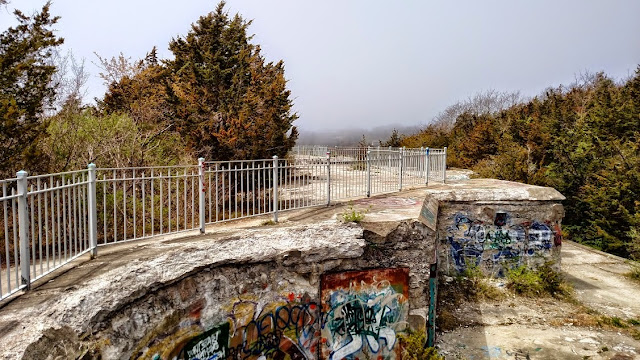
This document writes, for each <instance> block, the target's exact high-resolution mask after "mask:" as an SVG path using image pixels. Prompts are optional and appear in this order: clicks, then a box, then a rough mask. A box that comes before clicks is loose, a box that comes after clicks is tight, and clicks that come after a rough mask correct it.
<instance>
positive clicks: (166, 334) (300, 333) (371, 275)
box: [25, 221, 435, 359]
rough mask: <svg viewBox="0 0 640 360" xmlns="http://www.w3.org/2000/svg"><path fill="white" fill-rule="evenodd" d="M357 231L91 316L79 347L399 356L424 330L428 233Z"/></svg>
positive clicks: (106, 354)
mask: <svg viewBox="0 0 640 360" xmlns="http://www.w3.org/2000/svg"><path fill="white" fill-rule="evenodd" d="M336 226H341V225H336ZM366 227H367V225H366V224H365V228H366ZM359 229H360V235H358V236H357V237H359V238H360V239H357V238H352V240H351V242H352V244H351V245H350V248H349V249H348V250H345V252H344V253H340V252H339V251H336V250H338V249H322V248H318V249H315V251H309V250H307V251H298V250H296V249H291V250H289V251H287V252H286V253H284V254H281V255H279V256H277V257H269V256H260V253H259V252H258V253H257V254H256V255H257V256H256V258H255V259H252V260H249V261H248V262H246V261H245V262H243V263H232V264H226V265H224V266H208V267H204V268H202V269H201V270H198V271H196V272H194V273H192V274H187V275H186V276H184V277H183V278H181V279H179V280H178V281H175V282H173V283H168V284H154V285H153V286H150V287H149V288H148V292H146V293H145V294H138V296H137V297H136V298H135V299H134V300H132V301H129V302H126V303H122V304H120V305H119V306H118V307H117V308H116V309H112V310H110V311H103V312H101V313H99V314H97V315H96V316H94V317H93V318H91V319H90V320H89V323H88V324H87V331H88V332H89V333H91V335H90V336H88V337H86V338H85V339H84V340H78V341H80V342H83V343H84V344H85V345H86V346H85V347H87V348H90V347H94V348H95V351H94V356H98V354H99V356H101V357H102V358H103V359H125V358H140V359H195V358H197V359H218V358H220V359H222V358H224V359H240V358H242V359H261V358H273V359H286V358H290V359H320V358H322V359H342V358H344V357H351V358H361V359H364V358H378V359H395V358H399V351H400V346H399V338H398V335H399V334H400V333H402V332H404V331H405V330H406V329H407V327H408V326H410V325H412V326H413V327H414V328H424V326H425V322H426V314H427V306H428V305H427V304H428V298H427V296H428V278H429V266H428V263H429V260H430V261H431V262H433V261H434V254H435V252H434V245H435V244H434V243H433V242H431V243H429V242H428V241H425V239H427V238H433V235H434V234H433V232H432V231H430V230H429V229H427V228H426V227H425V226H424V225H423V224H421V223H420V222H417V221H410V222H407V221H405V222H393V223H388V224H381V223H376V224H371V225H370V226H369V229H361V228H359ZM294 232H295V231H294ZM363 238H364V239H363ZM313 240H314V239H310V238H309V239H307V241H313ZM231 241H238V240H237V239H236V240H231ZM343 241H344V239H343ZM354 244H356V245H357V244H360V245H358V246H356V247H355V248H354V246H353V245H354ZM354 249H355V251H358V252H359V254H358V255H359V256H354ZM357 249H359V250H357ZM123 295H124V294H123ZM53 336H55V335H53ZM50 337H51V335H50V336H49V338H50ZM48 344H49V343H48V342H47V340H46V339H44V338H43V339H41V340H40V341H38V342H36V343H34V344H31V345H30V348H29V349H27V352H26V353H25V356H27V355H29V356H31V355H32V354H39V353H40V352H42V351H44V350H45V349H43V347H46V346H48Z"/></svg>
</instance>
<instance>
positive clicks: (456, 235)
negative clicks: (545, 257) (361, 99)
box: [447, 212, 555, 274]
mask: <svg viewBox="0 0 640 360" xmlns="http://www.w3.org/2000/svg"><path fill="white" fill-rule="evenodd" d="M554 237H555V234H554V232H553V231H552V230H551V228H550V226H549V225H547V224H545V223H541V222H538V221H534V222H533V223H531V224H529V223H523V224H512V222H511V216H510V215H509V214H507V213H504V212H499V213H497V214H496V217H495V219H494V220H493V221H492V222H491V223H484V222H482V221H479V220H474V219H473V218H471V217H470V216H469V215H466V214H463V213H458V214H456V215H455V216H454V218H453V224H452V225H450V226H448V227H447V240H448V243H449V251H450V259H451V260H452V261H451V263H452V264H453V265H454V267H455V269H456V270H457V271H464V270H465V269H466V268H467V267H468V266H470V265H471V266H479V265H480V264H482V263H486V264H487V265H489V266H493V268H494V270H497V271H494V272H496V273H497V274H501V273H503V272H502V270H501V268H502V266H503V264H508V265H509V266H513V265H519V264H520V262H521V261H522V259H521V258H522V256H525V255H526V256H533V255H536V254H540V253H544V252H546V251H548V250H549V249H551V248H552V246H553V240H554Z"/></svg>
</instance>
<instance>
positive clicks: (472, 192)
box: [428, 179, 565, 202]
mask: <svg viewBox="0 0 640 360" xmlns="http://www.w3.org/2000/svg"><path fill="white" fill-rule="evenodd" d="M428 194H430V195H431V196H433V197H434V198H436V199H438V200H441V201H449V202H453V201H461V202H469V201H561V200H564V199H565V197H564V196H563V195H562V194H560V193H559V192H558V191H557V190H556V189H553V188H549V187H543V186H535V185H528V184H523V183H517V182H513V181H503V180H496V179H470V180H461V181H450V182H447V183H446V184H433V185H432V186H430V188H429V191H428Z"/></svg>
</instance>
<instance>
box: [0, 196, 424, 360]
mask: <svg viewBox="0 0 640 360" xmlns="http://www.w3.org/2000/svg"><path fill="white" fill-rule="evenodd" d="M330 209H331V210H332V211H333V212H334V213H333V214H332V215H330V216H328V217H329V219H327V220H318V219H316V220H314V221H309V222H307V223H301V224H300V223H299V224H293V223H292V222H287V221H285V224H280V225H277V226H268V227H263V226H261V227H255V228H249V229H236V230H235V231H228V230H227V231H226V232H220V233H218V234H215V235H205V236H194V237H190V238H175V237H174V238H169V239H164V240H162V239H156V240H155V241H144V242H139V243H135V242H133V243H128V244H121V245H118V246H114V247H107V248H101V249H100V255H99V257H98V258H97V259H94V260H92V261H86V262H83V263H80V264H79V265H77V266H76V267H73V268H71V269H70V270H69V271H67V272H66V273H64V274H61V275H59V276H57V277H55V278H51V279H50V280H49V281H48V282H47V283H45V284H43V285H41V286H39V287H36V288H35V289H34V290H32V291H30V292H27V293H25V294H24V295H23V296H20V297H18V298H17V299H16V300H14V301H13V302H11V303H10V304H8V305H6V306H5V307H4V308H3V309H2V310H1V311H0V329H1V330H0V345H1V348H2V352H3V354H2V355H3V356H4V357H5V358H9V359H18V358H25V359H31V358H45V357H46V356H48V355H51V354H52V353H53V354H57V355H60V356H62V357H63V358H66V357H80V356H86V357H88V358H93V357H95V356H97V355H98V354H99V355H100V356H102V358H103V359H112V358H129V357H134V358H148V359H151V358H154V356H159V358H160V359H165V358H166V359H169V358H172V356H174V355H175V354H174V353H172V352H171V351H172V349H178V350H179V349H180V346H182V345H184V341H185V340H184V339H186V338H189V337H191V338H192V337H193V336H196V335H198V334H200V333H202V332H203V331H205V330H207V329H212V328H215V327H216V326H217V325H218V324H225V323H230V324H231V329H230V332H231V333H233V334H235V337H234V338H231V335H232V334H230V335H229V336H230V340H229V343H230V345H233V344H234V341H239V340H237V337H238V336H240V337H242V331H248V330H246V329H247V328H246V327H247V326H249V325H247V324H248V321H250V320H251V319H253V320H256V319H263V318H264V316H265V315H264V314H265V311H266V312H268V311H277V309H278V308H279V307H282V306H289V307H290V311H294V310H295V311H300V310H296V309H301V308H303V307H306V309H307V310H304V311H305V313H308V314H309V315H308V316H309V317H314V318H315V317H316V315H314V314H315V313H314V311H319V310H320V309H319V307H320V304H321V299H320V298H319V282H320V280H321V278H322V276H323V274H325V273H328V272H346V271H352V270H365V271H372V272H373V274H374V275H372V276H373V277H372V279H376V276H377V275H375V272H376V271H378V270H376V269H407V270H408V283H407V284H406V286H407V294H408V297H409V298H408V299H406V298H400V300H401V301H402V302H403V303H405V304H406V305H403V307H402V309H404V310H402V311H403V312H404V314H405V315H402V316H403V322H398V323H397V325H393V326H394V327H393V331H402V329H403V328H404V327H406V325H407V324H410V325H411V326H414V327H415V328H420V327H424V324H425V322H426V313H427V311H426V309H427V306H428V305H427V304H428V297H427V296H428V291H427V289H428V271H429V265H428V264H429V262H430V261H431V262H432V261H434V259H435V257H434V256H433V254H434V249H433V246H435V244H434V243H431V245H429V243H428V242H426V241H424V240H425V238H426V237H432V235H433V234H432V233H430V232H429V230H428V229H426V228H425V227H424V226H423V225H422V224H421V223H420V222H418V221H415V220H413V221H400V222H395V227H393V226H391V227H392V229H391V228H390V230H388V231H387V232H386V233H385V235H384V236H380V235H377V234H374V232H367V231H366V230H364V229H363V227H361V226H358V225H355V224H343V223H341V222H339V221H336V220H335V218H336V213H335V211H338V212H339V211H341V210H340V209H341V207H334V208H330ZM322 216H323V217H325V216H327V214H323V215H322ZM287 223H288V224H287ZM365 233H366V234H365ZM368 269H371V270H368ZM381 280H384V279H383V278H379V279H378V280H376V281H378V282H379V281H381ZM384 284H385V283H384V282H383V283H374V284H372V285H371V286H373V289H378V290H377V291H382V293H380V294H378V295H376V296H380V298H381V299H384V296H387V295H385V294H388V291H389V290H385V289H386V287H388V285H384ZM367 286H370V285H367ZM323 301H324V300H323ZM247 304H252V305H251V306H253V310H251V311H250V314H248V315H247V314H245V315H238V314H237V313H236V314H235V315H234V313H235V310H233V309H236V308H237V306H240V308H239V309H243V308H244V307H246V306H248V305H247ZM323 304H324V303H323ZM388 306H391V305H388ZM242 311H243V314H244V312H246V311H245V310H242ZM267 315H268V314H267ZM385 316H386V317H387V318H389V315H385ZM399 316H400V315H399ZM231 319H235V320H233V321H232V320H231ZM237 319H244V320H243V321H244V323H242V322H237V321H238V320H237ZM389 319H390V318H389ZM185 321H186V324H187V325H185ZM313 323H314V324H315V320H314V322H313ZM314 326H315V325H314ZM307 330H308V331H305V332H304V333H305V334H307V333H310V334H315V333H316V332H317V333H318V334H319V329H317V328H315V327H313V326H312V327H310V328H309V329H307ZM305 336H306V335H305ZM314 336H315V335H314ZM234 339H236V340H234ZM314 339H315V340H314ZM304 340H305V341H307V340H308V341H307V342H306V343H305V344H307V345H308V346H307V348H304V349H303V350H304V351H307V352H308V354H306V355H305V357H307V358H313V356H312V355H313V354H314V353H315V351H316V349H317V347H318V346H319V345H318V341H319V340H320V338H319V337H315V338H312V339H307V338H305V339H304ZM300 341H302V340H300ZM382 341H383V342H384V341H385V340H382ZM387 341H390V340H387ZM395 342H397V340H395V338H394V340H393V342H389V344H392V345H393V344H394V343H395ZM261 346H262V345H261ZM159 349H169V350H168V351H169V352H162V351H160V350H159ZM396 349H397V347H396ZM178 350H176V351H178ZM329 350H331V349H329ZM227 351H230V352H232V351H238V350H237V348H236V350H234V349H233V348H229V349H228V350H227ZM394 351H395V350H394ZM47 354H48V355H47ZM394 354H395V353H389V354H388V356H391V357H390V358H394V357H395V355H394ZM386 357H387V356H385V358H386Z"/></svg>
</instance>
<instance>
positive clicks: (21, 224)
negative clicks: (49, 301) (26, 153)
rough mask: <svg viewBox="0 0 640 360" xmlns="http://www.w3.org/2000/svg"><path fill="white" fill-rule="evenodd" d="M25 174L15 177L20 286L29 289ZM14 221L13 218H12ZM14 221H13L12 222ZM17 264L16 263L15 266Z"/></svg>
mask: <svg viewBox="0 0 640 360" xmlns="http://www.w3.org/2000/svg"><path fill="white" fill-rule="evenodd" d="M27 175H28V174H27V172H26V171H24V170H22V171H18V173H17V174H16V177H17V178H18V181H17V188H18V232H19V234H20V273H21V274H20V275H21V280H22V282H21V283H22V285H23V286H25V288H26V289H27V290H28V289H29V288H31V270H30V263H29V262H30V259H29V228H28V227H27V226H28V221H29V219H28V218H29V214H28V212H27V211H28V209H27ZM14 219H15V217H14ZM14 221H15V220H14ZM17 264H18V262H17V261H16V265H17Z"/></svg>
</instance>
